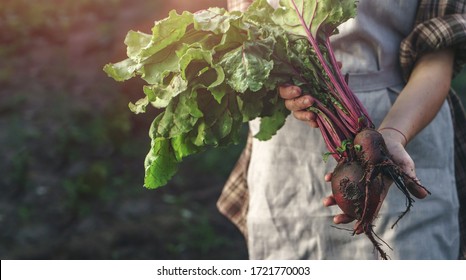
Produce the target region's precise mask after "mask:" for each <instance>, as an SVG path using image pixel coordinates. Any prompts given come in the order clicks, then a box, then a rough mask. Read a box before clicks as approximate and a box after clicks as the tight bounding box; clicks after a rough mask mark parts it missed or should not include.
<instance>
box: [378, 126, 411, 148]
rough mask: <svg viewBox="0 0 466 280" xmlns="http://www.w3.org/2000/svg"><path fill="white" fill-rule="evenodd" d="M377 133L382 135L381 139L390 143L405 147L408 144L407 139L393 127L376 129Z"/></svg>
mask: <svg viewBox="0 0 466 280" xmlns="http://www.w3.org/2000/svg"><path fill="white" fill-rule="evenodd" d="M378 132H379V133H380V134H382V136H383V138H384V139H385V140H386V141H387V140H389V141H392V142H396V143H399V144H401V145H402V146H403V147H406V145H407V144H408V138H407V137H406V135H405V133H403V132H402V131H401V130H399V129H397V128H395V127H389V126H384V127H381V128H379V129H378Z"/></svg>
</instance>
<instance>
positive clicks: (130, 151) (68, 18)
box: [0, 0, 247, 259]
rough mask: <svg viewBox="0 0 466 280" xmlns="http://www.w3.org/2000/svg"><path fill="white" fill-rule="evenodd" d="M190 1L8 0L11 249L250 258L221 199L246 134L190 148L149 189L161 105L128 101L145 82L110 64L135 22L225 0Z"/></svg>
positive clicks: (25, 254)
mask: <svg viewBox="0 0 466 280" xmlns="http://www.w3.org/2000/svg"><path fill="white" fill-rule="evenodd" d="M43 2H44V3H43ZM148 2H150V3H148ZM183 2H186V1H142V0H137V1H129V0H101V1H86V0H80V1H63V2H60V3H61V4H57V3H56V1H51V0H50V1H41V3H40V4H36V5H31V4H30V2H29V1H24V0H15V1H10V0H5V1H3V4H2V5H4V6H5V7H4V8H5V9H0V29H2V33H1V34H0V154H1V160H0V170H1V174H2V176H1V177H0V228H1V229H2V230H1V231H0V257H1V258H2V259H245V258H247V253H246V245H245V242H244V239H243V237H242V236H241V234H240V232H239V231H238V230H237V229H236V228H235V227H234V226H233V225H232V224H231V223H230V222H229V221H227V219H226V218H224V217H223V216H222V215H221V214H220V213H219V212H218V210H217V209H216V207H215V203H216V200H217V198H218V196H219V194H220V192H221V188H222V186H223V183H224V181H225V180H226V178H227V176H228V173H229V171H230V170H231V168H232V167H233V165H234V162H235V160H236V158H237V157H238V155H239V153H240V151H241V148H242V147H241V145H239V146H235V147H231V148H229V149H227V150H217V151H216V150H212V151H210V152H208V153H206V154H203V155H201V156H196V157H193V158H190V159H188V160H187V161H186V162H185V163H184V164H183V166H182V167H181V170H180V172H179V173H178V175H177V177H176V178H174V179H173V180H172V182H170V184H169V185H168V186H165V187H163V188H161V189H158V190H148V189H145V188H143V187H142V183H143V175H144V174H143V172H144V170H143V160H144V156H145V154H146V152H147V149H148V148H149V138H148V136H147V133H148V128H149V125H150V123H151V120H152V119H153V117H154V114H155V113H156V112H155V110H152V111H150V113H148V114H144V115H133V114H132V113H131V112H130V111H129V109H128V106H127V104H128V102H130V101H132V102H134V101H136V100H137V99H138V98H140V97H141V96H142V88H141V86H142V83H141V84H140V83H139V82H136V81H130V82H128V83H124V84H117V83H116V82H115V81H114V80H112V79H110V78H108V77H107V76H106V75H105V73H103V71H102V67H103V65H104V64H106V63H108V62H115V61H118V60H120V59H121V58H123V57H124V52H125V49H124V45H123V39H124V36H125V34H126V32H127V31H128V30H129V29H136V30H141V31H144V32H150V27H151V26H152V23H153V21H154V20H156V19H160V18H163V17H165V16H166V15H168V11H169V10H170V9H171V8H177V9H178V10H183V9H186V10H197V9H200V8H205V7H208V6H213V5H217V6H218V5H219V3H220V4H223V6H224V5H225V3H223V1H215V0H211V1H189V2H190V3H192V4H189V3H183ZM63 3H65V4H63ZM70 3H72V4H70ZM47 4H48V5H49V6H50V9H49V10H47ZM66 4H68V6H66V7H65V5H66ZM182 4H183V5H182ZM55 5H64V6H63V7H59V8H62V9H58V8H57V7H55ZM34 6H41V9H38V10H37V9H36V8H37V7H34ZM65 8H66V9H65ZM34 9H36V11H39V12H35V13H34V12H33V10H34ZM51 11H52V12H51ZM53 11H56V12H53ZM58 11H60V13H59V12H58ZM64 11H65V12H64ZM67 12H68V14H67ZM26 20H27V21H26Z"/></svg>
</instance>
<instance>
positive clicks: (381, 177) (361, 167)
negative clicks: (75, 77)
mask: <svg viewBox="0 0 466 280" xmlns="http://www.w3.org/2000/svg"><path fill="white" fill-rule="evenodd" d="M355 3H356V1H355V0H281V1H280V4H279V7H278V8H277V9H273V8H272V7H271V6H270V5H269V4H268V3H267V1H266V0H256V1H254V3H253V4H252V5H251V6H250V8H249V9H248V10H247V11H245V12H244V13H240V12H231V13H230V12H228V11H225V10H224V9H220V8H210V9H207V10H202V11H199V12H197V13H194V14H192V13H189V12H183V13H182V14H180V15H179V14H177V13H176V12H174V11H172V12H170V14H169V17H168V18H166V19H163V20H160V21H158V22H155V25H154V27H153V28H152V34H145V33H142V32H134V31H130V32H128V35H127V37H126V39H125V44H126V45H127V54H128V58H127V59H125V60H123V61H120V62H118V63H115V64H108V65H106V66H105V68H104V70H105V71H106V72H107V73H108V74H109V75H110V76H111V77H112V78H114V79H115V80H117V81H125V80H127V79H130V78H133V77H134V76H140V77H141V78H142V79H143V80H144V81H145V82H146V83H147V84H146V85H145V86H144V88H143V90H144V94H145V97H144V98H142V99H140V100H138V101H137V102H136V103H134V104H130V108H131V110H133V111H134V112H135V113H144V112H146V107H148V106H149V105H153V106H154V107H156V108H157V115H156V116H155V118H154V121H153V123H152V125H151V128H150V131H149V136H150V138H151V147H150V151H149V153H148V154H147V156H146V160H145V162H144V167H145V178H144V185H145V186H146V187H148V188H157V187H160V186H163V185H165V184H167V183H168V181H169V180H170V179H171V178H172V176H174V175H175V174H176V171H177V167H178V165H179V164H180V163H181V161H182V160H183V159H184V158H185V157H187V156H189V155H192V154H196V153H201V152H203V151H205V150H206V149H207V148H208V147H218V146H227V145H230V144H233V143H237V142H238V138H239V135H240V133H239V132H240V129H241V126H242V124H243V123H245V122H248V121H250V120H252V119H255V118H261V128H260V132H259V133H258V134H257V135H255V137H256V138H258V139H260V140H267V139H270V137H272V135H274V134H275V133H276V131H277V130H278V129H280V127H281V126H282V125H283V124H284V122H285V120H286V116H287V115H288V114H289V112H288V111H287V110H286V109H285V107H284V101H283V100H282V99H280V98H279V97H278V95H277V91H276V88H277V87H278V86H280V85H282V84H285V83H289V84H295V85H297V86H299V87H301V88H302V89H303V91H304V92H310V93H312V97H313V98H314V105H313V106H312V107H311V108H309V110H311V111H312V112H314V113H315V114H316V115H317V122H318V124H319V128H320V131H321V133H322V136H323V138H324V140H325V143H326V146H327V148H328V155H331V156H332V157H333V158H334V159H335V160H336V161H337V162H338V165H337V167H336V169H335V171H334V173H333V176H332V190H333V194H334V197H335V200H336V202H337V204H338V205H339V206H340V208H341V209H342V210H343V211H344V212H345V213H346V214H347V215H349V216H351V217H353V218H355V219H357V224H356V227H355V233H356V232H357V233H360V232H364V233H365V234H366V235H367V236H368V237H369V239H370V240H371V241H372V243H373V244H374V246H375V247H376V248H377V250H378V251H379V252H380V254H381V256H382V258H384V259H385V258H387V255H386V254H385V252H384V251H383V250H382V249H381V244H380V243H379V242H378V241H377V239H376V235H375V234H374V231H373V229H372V223H373V221H374V219H375V218H376V214H377V211H378V207H379V206H380V204H381V201H382V200H383V197H384V195H385V193H384V191H385V190H386V187H384V186H386V185H388V184H390V183H391V182H392V181H393V182H394V183H395V184H396V186H397V187H398V188H399V189H400V190H401V191H402V192H403V193H404V194H405V195H406V201H407V204H406V210H405V211H404V212H403V213H402V214H401V215H400V217H399V219H401V218H402V217H403V216H404V215H405V214H406V213H407V212H408V211H409V209H410V208H411V206H412V203H413V199H412V198H411V196H410V194H409V192H408V191H407V184H408V183H416V181H415V180H413V178H410V177H409V176H408V175H407V174H405V173H404V172H403V170H401V169H400V168H399V167H398V166H397V165H396V164H395V163H394V162H393V161H392V160H391V158H390V154H389V153H388V151H387V148H386V146H385V143H384V140H383V138H382V136H381V135H380V134H379V133H378V132H377V131H375V130H374V125H373V123H372V121H371V119H370V117H369V115H368V113H367V111H366V110H365V108H364V107H363V106H362V104H361V103H360V101H359V100H358V99H357V98H356V96H355V95H354V94H353V93H352V91H351V90H350V89H349V87H348V85H347V83H346V81H345V78H344V77H343V76H342V74H341V72H340V68H339V65H338V63H337V61H336V59H335V56H334V53H333V51H332V47H331V44H330V39H329V38H330V36H331V35H333V34H335V33H336V32H337V29H336V27H337V26H338V25H340V24H341V23H343V22H345V21H346V20H348V19H350V18H351V17H353V16H354V15H355V12H356V4H355ZM399 219H398V220H399ZM398 220H397V221H396V222H398ZM396 222H395V223H396Z"/></svg>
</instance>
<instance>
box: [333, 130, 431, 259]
mask: <svg viewBox="0 0 466 280" xmlns="http://www.w3.org/2000/svg"><path fill="white" fill-rule="evenodd" d="M348 149H350V150H351V151H350V152H349V153H348V154H353V155H355V157H353V158H341V160H340V161H339V163H338V164H337V166H336V168H335V170H334V172H333V175H332V180H331V185H332V193H333V196H334V198H335V201H336V203H337V205H338V206H339V207H340V209H341V210H342V211H343V212H344V213H345V214H346V215H348V216H350V217H352V218H354V219H356V220H357V222H356V225H355V227H354V228H355V229H354V232H353V233H362V232H364V233H365V234H366V236H367V237H368V238H369V239H370V240H371V242H372V243H373V245H374V247H375V248H376V249H377V251H378V252H379V254H380V256H381V257H382V258H383V259H387V258H388V256H387V254H386V253H385V252H384V250H383V249H382V248H381V243H380V242H378V241H377V239H378V240H380V241H382V242H383V243H385V242H384V241H383V240H381V239H380V238H378V236H377V235H376V234H375V233H374V230H373V221H374V219H375V218H376V217H377V212H378V210H379V207H380V205H381V201H382V200H383V198H384V196H385V194H386V192H385V188H387V187H388V184H390V183H391V181H393V182H394V183H395V185H396V186H397V188H398V189H400V190H401V191H402V192H403V194H404V195H405V197H406V209H405V211H404V212H402V213H401V215H400V216H399V217H398V219H397V220H396V221H395V223H394V224H393V226H392V228H393V227H394V226H395V225H396V224H397V223H398V221H399V220H400V219H401V218H402V217H403V216H404V215H406V214H407V213H408V212H409V210H410V208H411V207H412V205H413V202H414V200H413V198H412V197H411V195H410V193H409V191H408V189H407V185H408V184H412V183H413V182H414V183H416V184H418V186H420V187H422V188H424V187H423V186H421V185H420V184H419V183H418V182H417V181H416V180H414V178H411V177H409V176H408V175H407V174H406V173H405V172H404V171H403V170H402V169H401V168H400V167H399V166H398V165H396V164H395V163H394V162H393V161H392V159H391V156H390V154H389V152H388V149H387V147H386V145H385V141H384V139H383V137H382V135H381V134H380V133H379V132H377V131H376V130H374V129H371V128H365V129H363V130H362V131H361V132H359V133H358V134H357V135H356V136H355V138H354V140H353V144H352V145H349V146H348ZM384 186H385V187H384ZM424 189H425V188H424ZM376 238H377V239H376ZM385 244H386V243H385Z"/></svg>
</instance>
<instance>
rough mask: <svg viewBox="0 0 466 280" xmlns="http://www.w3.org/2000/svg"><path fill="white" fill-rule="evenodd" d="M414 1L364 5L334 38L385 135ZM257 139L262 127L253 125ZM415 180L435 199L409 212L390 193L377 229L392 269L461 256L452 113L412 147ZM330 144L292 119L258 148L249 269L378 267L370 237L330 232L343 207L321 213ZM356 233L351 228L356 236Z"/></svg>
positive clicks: (251, 177) (443, 113)
mask: <svg viewBox="0 0 466 280" xmlns="http://www.w3.org/2000/svg"><path fill="white" fill-rule="evenodd" d="M416 8H417V1H414V0H409V1H402V0H399V1H394V0H379V1H368V0H361V1H359V4H358V16H357V18H356V19H353V20H350V21H348V22H346V23H345V24H343V25H342V26H340V28H339V30H340V34H338V35H336V36H334V37H333V38H332V42H333V45H334V47H335V51H336V55H337V59H338V60H339V61H342V63H343V69H342V71H343V72H344V73H350V76H349V84H350V87H351V88H352V90H353V91H354V92H355V93H356V95H357V96H358V97H359V98H360V100H361V101H362V103H363V104H364V106H365V107H366V108H367V109H368V111H369V114H370V115H371V117H372V119H373V121H374V122H375V124H376V126H378V125H379V124H380V123H381V121H382V119H383V118H384V116H385V115H386V113H387V112H388V110H389V108H390V107H391V105H392V103H393V100H394V99H395V98H396V95H397V93H399V91H400V90H401V89H402V87H403V81H402V78H401V71H400V69H399V66H398V49H399V44H400V41H401V40H402V39H403V38H404V37H406V35H407V34H408V33H409V32H410V31H411V29H412V25H413V22H414V18H415V13H416ZM250 128H251V130H252V132H253V133H256V132H257V131H258V128H259V121H258V120H255V121H252V122H251V123H250ZM407 150H408V152H409V154H410V155H411V156H412V158H413V159H414V161H415V164H416V172H417V175H418V177H419V178H420V180H421V181H422V183H423V184H424V185H425V186H426V187H428V188H429V190H430V191H431V192H432V195H431V196H429V197H427V198H426V199H424V200H417V201H416V202H415V203H414V206H413V208H412V210H411V211H410V212H409V213H408V214H407V215H406V216H405V217H404V218H403V219H402V220H401V221H400V222H399V223H398V225H397V226H396V227H395V228H394V229H391V228H390V227H391V225H392V224H393V222H395V220H396V218H397V217H398V216H399V215H400V213H401V212H402V211H404V209H405V197H404V195H403V194H401V192H400V191H399V190H398V189H397V188H396V187H392V188H391V189H390V191H389V194H388V196H387V198H386V200H385V202H384V204H383V207H382V209H381V210H380V213H379V218H378V219H377V220H375V222H374V223H375V232H376V233H377V235H378V236H379V237H381V238H382V239H383V240H384V241H385V242H387V243H388V244H389V245H390V246H391V247H392V248H393V251H392V250H390V249H388V247H387V246H385V245H384V246H383V248H384V249H385V250H386V252H387V253H388V255H389V256H390V257H391V258H392V259H456V258H457V256H458V250H459V229H458V218H457V213H458V207H459V206H458V198H457V194H456V188H455V181H454V180H455V179H454V165H453V164H454V162H453V127H452V121H451V117H450V112H449V108H448V104H447V103H445V104H444V105H443V106H442V108H441V110H440V112H439V113H438V115H437V117H436V118H435V119H434V120H433V121H432V123H431V124H430V125H429V126H428V127H426V128H425V129H424V130H423V131H421V132H420V133H419V134H418V136H417V137H416V138H415V139H413V140H412V141H411V142H410V143H409V145H408V146H407ZM326 151H327V150H326V148H325V144H324V142H323V139H322V136H321V135H320V132H319V130H318V129H312V128H310V127H309V126H308V125H307V124H306V123H304V122H301V121H298V120H296V119H295V118H294V117H292V116H290V117H289V118H288V119H287V122H286V124H285V126H284V127H283V128H282V129H281V130H280V131H279V132H278V134H277V135H275V136H274V137H273V138H272V139H271V140H269V141H265V142H261V141H258V140H256V139H254V142H253V149H252V155H251V162H250V165H249V174H248V184H249V188H250V203H249V212H248V217H247V220H248V224H247V226H248V231H249V238H248V248H249V254H250V258H251V259H377V258H378V255H377V253H376V252H375V250H374V247H373V245H372V243H371V242H370V241H369V240H368V239H367V238H366V237H365V236H364V235H359V236H352V234H351V232H350V231H345V230H341V229H337V228H335V227H332V225H333V223H332V218H333V216H334V215H335V214H339V213H340V210H339V209H338V208H337V207H330V208H326V207H323V206H322V199H323V198H324V197H326V196H328V195H329V194H330V193H331V189H330V185H329V184H328V183H326V182H324V180H323V177H324V174H326V173H327V172H329V171H331V170H333V168H334V166H335V161H334V160H333V159H330V160H329V162H328V163H324V162H323V160H322V155H323V154H324V153H325V152H326ZM352 226H353V224H350V225H345V226H344V227H346V228H348V229H352Z"/></svg>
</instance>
